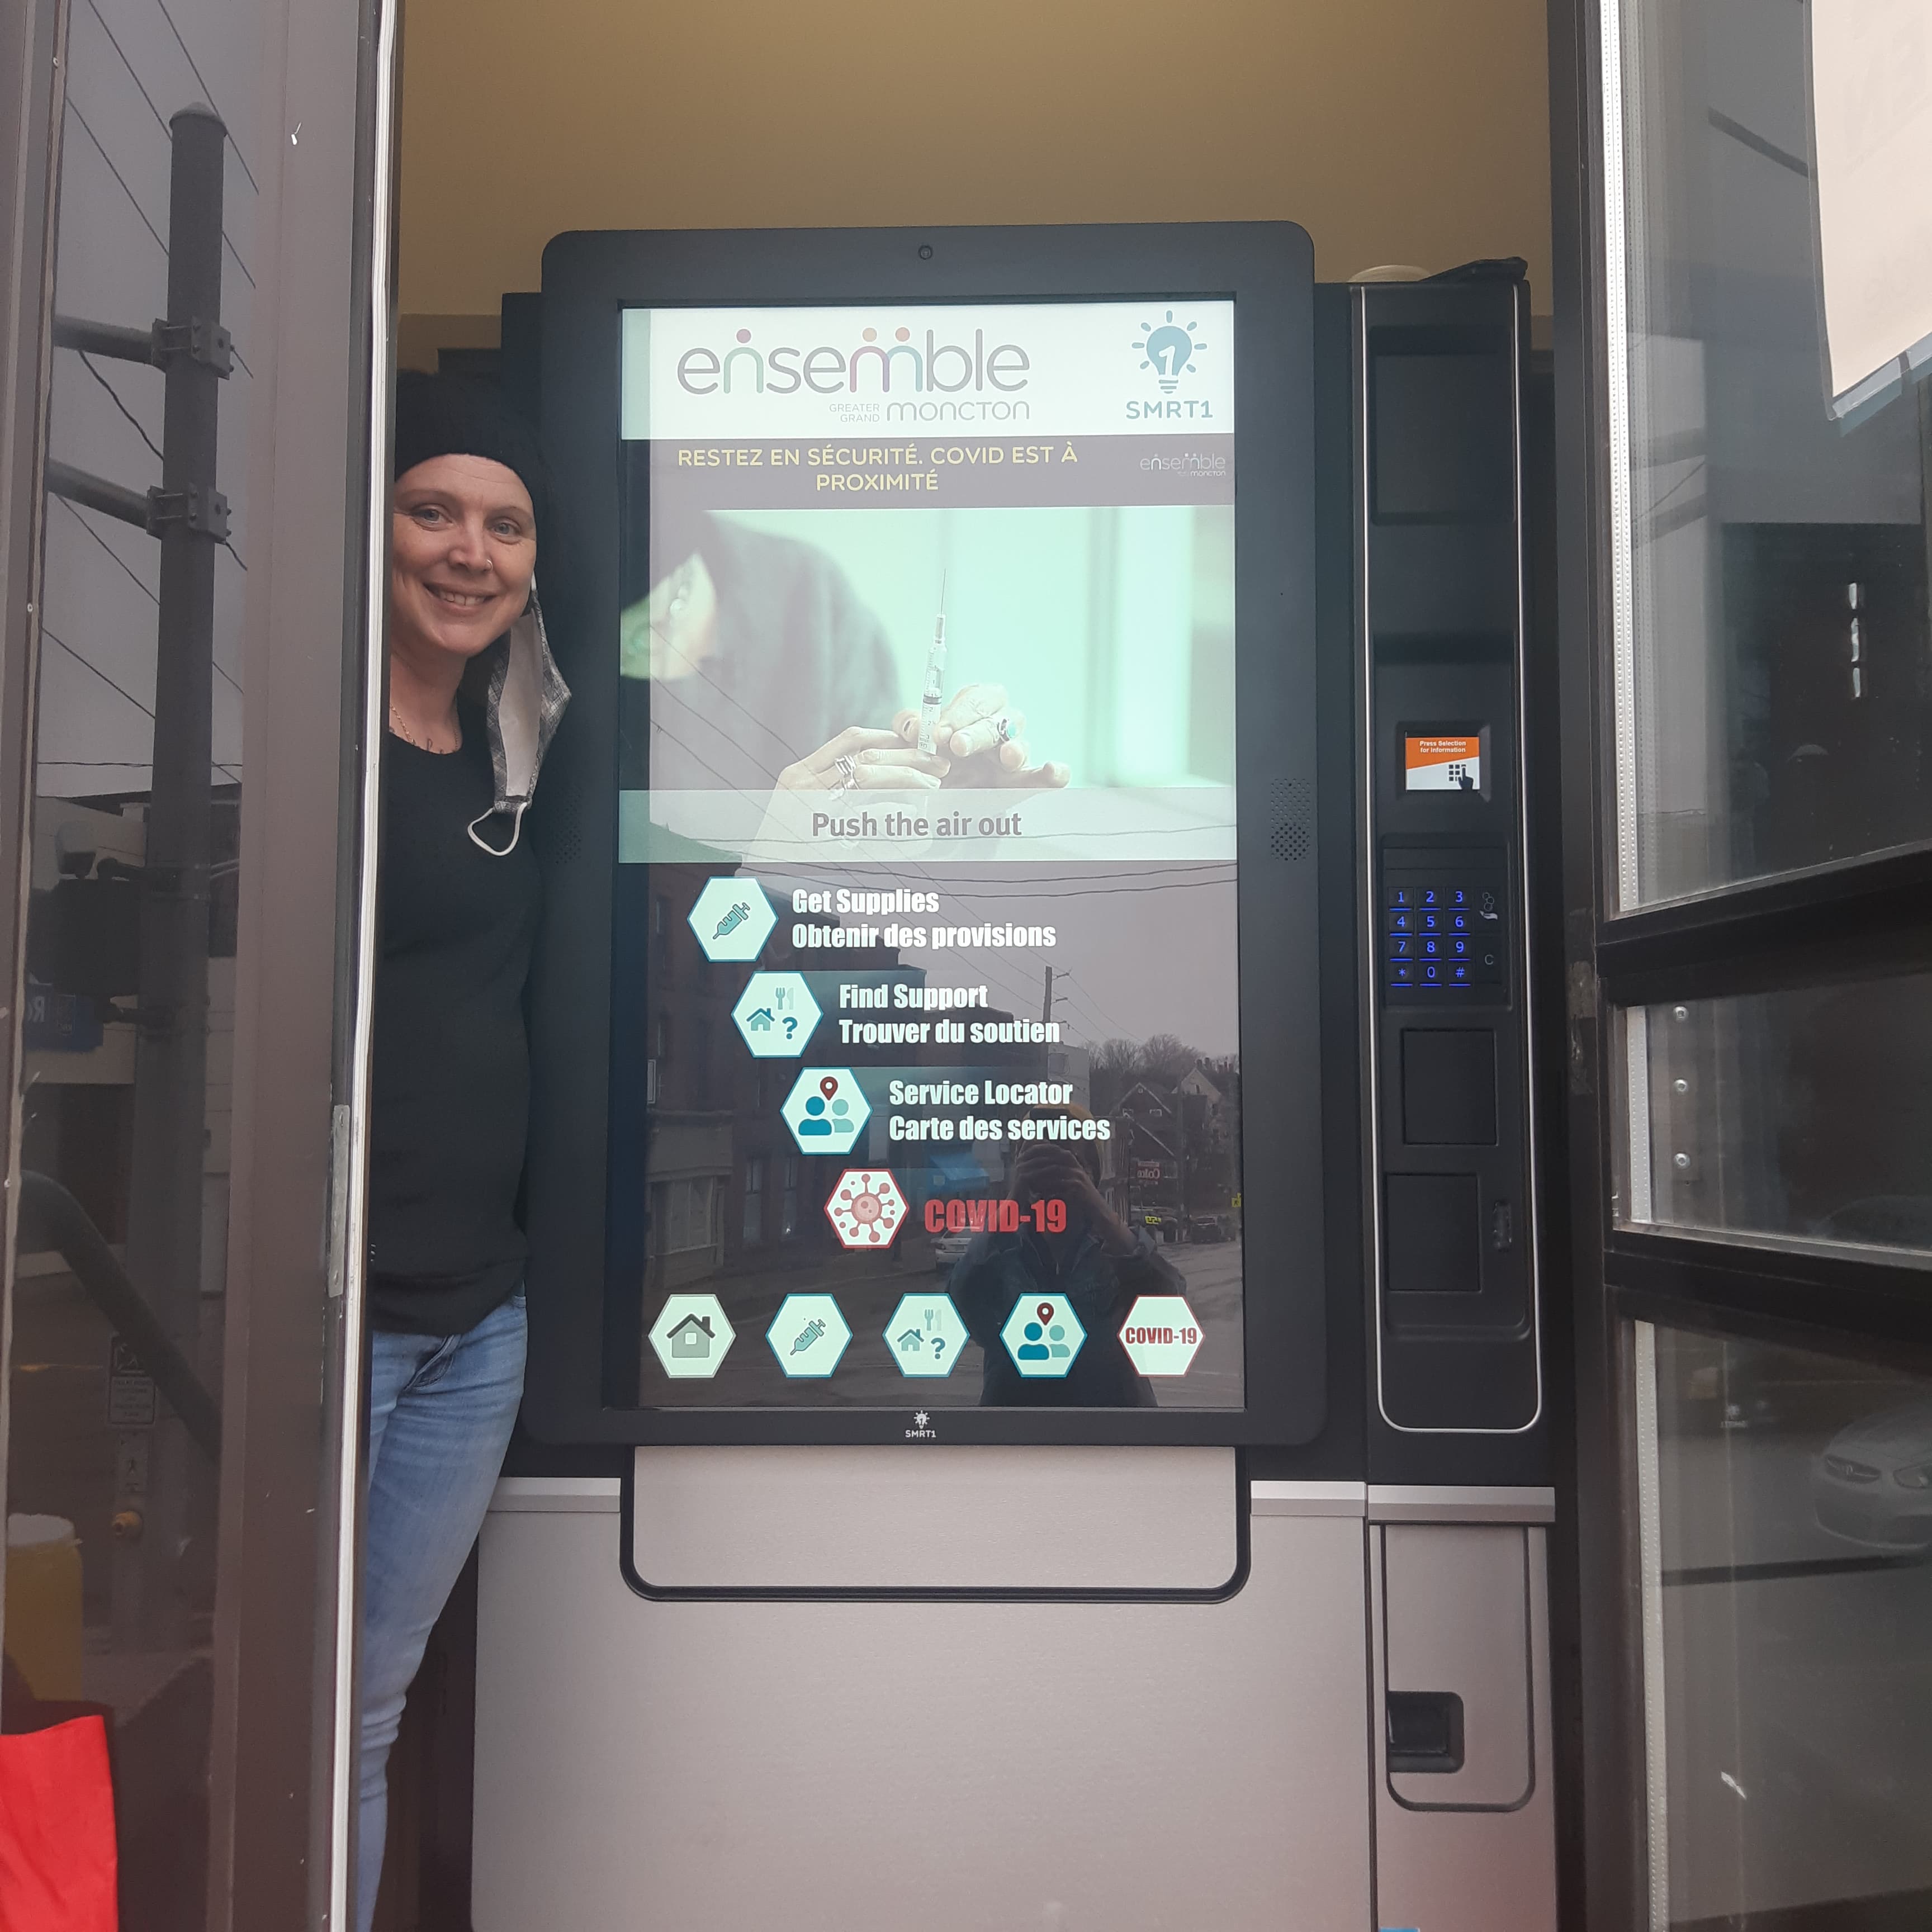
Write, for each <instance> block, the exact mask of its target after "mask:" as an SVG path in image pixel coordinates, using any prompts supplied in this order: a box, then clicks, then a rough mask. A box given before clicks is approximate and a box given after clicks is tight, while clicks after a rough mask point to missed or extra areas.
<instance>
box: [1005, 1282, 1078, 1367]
mask: <svg viewBox="0 0 1932 1932" xmlns="http://www.w3.org/2000/svg"><path fill="white" fill-rule="evenodd" d="M1086 1339H1087V1331H1086V1330H1085V1328H1082V1327H1081V1325H1080V1318H1079V1316H1077V1315H1076V1314H1075V1313H1074V1312H1073V1304H1071V1303H1070V1301H1068V1300H1067V1298H1066V1297H1065V1296H1064V1295H1022V1296H1021V1297H1020V1298H1019V1301H1016V1302H1015V1303H1014V1304H1013V1313H1011V1314H1010V1315H1009V1316H1007V1325H1006V1326H1005V1327H1004V1328H1002V1329H1001V1331H1000V1340H1001V1341H1002V1342H1004V1343H1005V1344H1006V1345H1007V1354H1008V1355H1010V1356H1012V1357H1013V1367H1015V1368H1016V1369H1018V1370H1019V1372H1020V1373H1021V1374H1022V1375H1023V1376H1064V1375H1065V1374H1066V1373H1067V1370H1070V1368H1072V1367H1073V1358H1074V1357H1075V1356H1076V1355H1079V1352H1080V1346H1081V1344H1082V1343H1083V1342H1085V1340H1086Z"/></svg>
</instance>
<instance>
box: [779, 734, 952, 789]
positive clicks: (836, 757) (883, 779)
mask: <svg viewBox="0 0 1932 1932" xmlns="http://www.w3.org/2000/svg"><path fill="white" fill-rule="evenodd" d="M913 736H914V739H916V738H917V736H918V733H917V731H916V730H915V731H914V733H913ZM950 763H951V761H950V760H948V759H946V758H944V757H930V756H929V755H928V754H926V753H925V752H923V751H919V749H918V748H916V745H914V747H913V748H910V749H908V748H907V745H906V742H905V740H904V739H903V738H901V736H899V734H898V733H897V732H895V731H874V730H868V728H867V727H865V726H864V725H862V724H854V725H853V726H851V727H850V728H849V729H847V730H843V731H841V732H840V733H839V734H838V736H837V737H835V738H834V739H831V740H830V741H829V742H828V743H826V744H823V745H820V746H819V748H818V749H817V751H808V752H807V753H806V754H805V756H804V757H802V758H800V759H799V760H798V762H797V763H796V764H790V765H787V766H785V768H784V770H783V771H781V772H779V774H778V789H779V790H781V791H823V792H829V793H830V794H831V795H832V796H833V797H834V798H837V797H838V796H841V794H843V793H846V792H848V791H932V790H936V789H937V788H938V784H939V781H941V779H942V778H944V777H945V775H946V774H947V770H948V769H949V768H950Z"/></svg>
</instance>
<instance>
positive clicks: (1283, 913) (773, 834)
mask: <svg viewBox="0 0 1932 1932" xmlns="http://www.w3.org/2000/svg"><path fill="white" fill-rule="evenodd" d="M1522 329H1523V304H1522V301H1521V291H1520V287H1518V286H1517V284H1514V282H1511V281H1507V280H1486V281H1485V280H1478V281H1472V282H1471V283H1469V284H1468V285H1466V286H1463V287H1427V288H1423V289H1385V290H1371V291H1358V292H1355V293H1353V294H1351V293H1349V292H1346V291H1340V290H1321V291H1318V290H1316V287H1315V286H1314V282H1313V267H1312V254H1311V251H1310V246H1309V244H1308V241H1307V237H1306V236H1304V234H1303V233H1301V230H1300V229H1296V228H1294V227H1292V226H1282V225H1273V224H1268V225H1262V224H1257V225H1243V226H1205V227H1189V228H1178V227H1175V228H1152V229H1141V228H1111V229H997V230H994V229H989V230H947V229H939V230H932V231H918V232H914V231H900V230H877V231H862V232H841V233H676V234H670V233H667V234H583V235H572V236H563V237H561V238H559V239H558V240H557V241H556V242H553V243H552V245H550V249H549V250H548V251H547V254H546V256H545V261H544V290H543V295H542V299H541V310H540V336H541V365H540V366H541V414H542V421H543V425H544V440H545V445H546V449H547V454H548V456H549V459H550V463H551V465H552V466H553V471H554V475H555V482H556V493H557V501H558V503H559V514H556V517H555V518H554V520H555V522H556V524H557V526H558V529H559V532H560V533H561V535H562V544H560V545H559V544H553V543H552V541H551V540H550V533H549V532H546V537H545V543H546V552H545V553H546V557H547V558H548V557H550V556H552V555H553V554H556V553H558V552H559V550H562V553H563V556H564V557H565V562H564V564H563V567H562V569H561V570H560V571H559V573H558V575H559V579H560V580H559V581H557V582H555V583H552V582H550V581H548V580H546V581H545V582H544V584H543V586H542V591H543V595H544V607H545V610H546V612H547V615H548V616H549V619H550V624H551V628H552V632H553V640H554V641H555V643H556V646H557V647H558V651H559V658H560V659H561V661H562V665H563V668H564V670H565V676H567V678H568V680H569V682H570V683H571V686H572V688H573V691H574V694H575V695H574V702H573V703H572V705H571V709H570V711H569V712H568V715H567V717H566V719H565V724H564V726H563V728H562V732H561V733H560V734H559V737H558V739H557V741H556V745H555V747H554V748H553V751H552V752H551V754H550V758H551V762H550V764H549V765H548V766H547V769H546V773H545V778H544V796H543V799H542V802H541V805H540V806H539V807H538V809H537V810H536V811H534V812H533V813H532V818H531V824H530V831H531V835H532V837H534V838H537V839H538V840H539V841H541V849H542V850H543V853H544V858H545V862H546V882H547V883H546V889H547V897H548V913H547V922H546V935H545V938H544V941H543V944H542V948H541V954H540V957H539V961H538V971H537V977H536V980H535V990H534V996H533V1004H532V1015H533V1018H532V1037H533V1049H534V1061H535V1067H536V1070H537V1082H538V1100H537V1112H536V1116H535V1124H534V1129H533V1133H532V1147H531V1156H530V1167H529V1181H528V1199H527V1225H528V1228H529V1237H530V1244H531V1259H530V1270H529V1309H530V1318H531V1325H532V1327H531V1335H532V1342H531V1351H532V1352H531V1361H530V1370H529V1386H528V1396H527V1400H526V1415H525V1420H526V1427H527V1428H528V1430H529V1432H530V1433H531V1435H532V1436H533V1437H534V1438H535V1439H538V1442H540V1443H541V1444H543V1445H550V1446H549V1447H547V1448H541V1449H538V1448H532V1449H531V1450H529V1451H526V1453H525V1455H524V1458H523V1461H522V1462H521V1463H518V1464H514V1465H513V1469H512V1473H511V1474H510V1475H508V1476H507V1477H506V1478H505V1482H504V1484H502V1488H501V1490H500V1491H499V1497H498V1502H497V1507H496V1509H495V1511H493V1514H492V1516H491V1519H490V1524H489V1526H488V1527H487V1530H486V1532H485V1535H484V1546H483V1568H482V1580H481V1610H480V1620H479V1664H478V1730H477V1741H476V1765H477V1770H476V1814H475V1817H476V1830H475V1906H474V1911H475V1923H476V1924H477V1925H478V1927H479V1928H482V1932H524V1928H532V1932H533V1928H535V1927H540V1926H541V1927H549V1926H553V1925H556V1924H636V1925H638V1926H640V1927H658V1926H662V1927H687V1926H693V1925H703V1926H705V1927H717V1928H736V1927H751V1926H754V1925H756V1926H758V1927H761V1928H763V1927H769V1926H771V1925H773V1924H781V1925H784V1926H787V1927H807V1926H817V1925H823V1926H827V1927H830V1926H833V1925H837V1926H838V1927H850V1926H853V1925H862V1926H874V1925H877V1926H886V1925H897V1924H902V1923H911V1922H913V1921H915V1920H916V1921H917V1922H919V1924H922V1925H923V1926H926V1927H931V1928H936V1932H949V1929H950V1928H953V1927H959V1928H961V1929H962V1932H964V1928H966V1927H986V1926H992V1925H999V1926H1008V1925H1011V1926H1041V1925H1044V1926H1066V1927H1106V1928H1108V1932H1124V1928H1130V1927H1142V1926H1145V1927H1155V1926H1172V1925H1179V1924H1190V1925H1191V1924H1213V1925H1214V1926H1216V1927H1219V1928H1226V1929H1227V1932H1236V1928H1245V1927H1257V1928H1259V1927H1263V1926H1277V1925H1280V1924H1290V1923H1292V1924H1297V1925H1309V1926H1314V1925H1322V1926H1328V1925H1334V1926H1337V1927H1340V1926H1349V1927H1369V1926H1373V1925H1375V1924H1378V1923H1379V1924H1383V1925H1391V1924H1400V1925H1415V1926H1420V1925H1424V1924H1427V1925H1428V1926H1430V1927H1431V1928H1438V1927H1440V1928H1444V1929H1445V1932H1453V1928H1456V1927H1462V1926H1464V1925H1468V1926H1470V1927H1476V1926H1479V1925H1480V1926H1481V1927H1484V1928H1485V1932H1493V1928H1496V1927H1517V1926H1520V1927H1525V1928H1528V1927H1544V1926H1548V1925H1550V1924H1553V1919H1554V1897H1553V1893H1554V1880H1553V1869H1554V1855H1553V1845H1552V1843H1551V1838H1550V1792H1549V1738H1548V1730H1547V1722H1548V1721H1547V1704H1548V1682H1547V1676H1548V1670H1547V1637H1546V1634H1545V1613H1544V1581H1543V1558H1542V1531H1541V1527H1540V1525H1541V1523H1543V1522H1544V1521H1545V1520H1547V1517H1548V1515H1549V1513H1550V1503H1549V1493H1548V1491H1547V1489H1545V1488H1544V1487H1542V1485H1543V1484H1544V1483H1545V1482H1546V1481H1547V1476H1546V1475H1545V1473H1544V1470H1543V1468H1542V1463H1541V1457H1542V1443H1541V1424H1540V1415H1541V1379H1540V1374H1539V1370H1538V1327H1537V1316H1536V1277H1535V1241H1536V1226H1535V1185H1534V1176H1533V1173H1532V1168H1531V1160H1532V1154H1533V1149H1534V1131H1535V1130H1534V1123H1533V1121H1532V1119H1531V1117H1530V1112H1529V1041H1530V1033H1529V1021H1530V1010H1529V1008H1530V995H1531V984H1532V983H1531V979H1530V974H1529V953H1528V947H1527V935H1528V932H1529V925H1528V907H1527V904H1526V895H1525V891H1524V886H1523V855H1524V851H1525V817H1524V814H1525V798H1526V792H1525V785H1524V774H1523V765H1522V753H1521V739H1520V719H1521V716H1522V713H1523V698H1522V686H1521V670H1522V652H1523V602H1522V597H1523V592H1522V582H1523V576H1522V557H1521V545H1520V515H1519V508H1518V506H1519V504H1520V495H1521V479H1520V458H1519V455H1518V452H1519V447H1520V437H1519V425H1518V422H1517V413H1518V408H1519V403H1518V398H1519V387H1520V386H1519V381H1518V371H1519V368H1520V361H1521V357H1522V353H1523V345H1522V341H1521V333H1522Z"/></svg>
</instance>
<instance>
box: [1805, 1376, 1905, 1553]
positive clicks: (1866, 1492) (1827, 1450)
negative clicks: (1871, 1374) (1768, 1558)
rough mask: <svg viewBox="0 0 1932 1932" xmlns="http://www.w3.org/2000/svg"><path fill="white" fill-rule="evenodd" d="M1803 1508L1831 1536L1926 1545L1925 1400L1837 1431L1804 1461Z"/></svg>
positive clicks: (1895, 1545)
mask: <svg viewBox="0 0 1932 1932" xmlns="http://www.w3.org/2000/svg"><path fill="white" fill-rule="evenodd" d="M1811 1506H1812V1508H1813V1509H1814V1510H1815V1511H1817V1517H1818V1520H1819V1522H1820V1523H1822V1524H1823V1526H1824V1527H1825V1528H1826V1529H1829V1530H1830V1531H1832V1532H1833V1533H1834V1534H1835V1535H1839V1536H1847V1537H1850V1538H1852V1539H1853V1540H1854V1541H1856V1542H1859V1543H1867V1544H1877V1545H1879V1547H1882V1548H1885V1549H1888V1550H1925V1549H1932V1400H1925V1401H1921V1402H1914V1403H1906V1405H1905V1406H1904V1407H1903V1408H1902V1409H1886V1410H1884V1411H1882V1412H1880V1413H1879V1415H1868V1416H1866V1417H1864V1418H1862V1419H1861V1421H1857V1422H1854V1423H1852V1424H1851V1425H1850V1427H1848V1428H1845V1429H1841V1430H1839V1431H1838V1434H1837V1435H1835V1436H1833V1437H1832V1439H1831V1441H1830V1442H1828V1443H1826V1445H1825V1447H1824V1448H1823V1451H1821V1452H1820V1454H1819V1455H1818V1456H1817V1458H1816V1459H1815V1460H1814V1462H1813V1463H1812V1465H1811Z"/></svg>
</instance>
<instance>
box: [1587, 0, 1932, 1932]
mask: <svg viewBox="0 0 1932 1932" xmlns="http://www.w3.org/2000/svg"><path fill="white" fill-rule="evenodd" d="M1558 11H1559V13H1566V14H1567V13H1569V12H1570V10H1562V9H1559V10H1558ZM1567 33H1568V37H1567V39H1565V40H1563V41H1562V43H1560V44H1559V49H1558V58H1557V60H1556V64H1555V65H1554V66H1553V72H1556V74H1559V76H1560V75H1563V74H1565V73H1568V74H1572V75H1574V77H1575V87H1574V93H1568V92H1566V89H1565V86H1561V85H1559V89H1558V90H1557V94H1556V107H1557V117H1556V118H1557V124H1558V126H1557V136H1558V149H1559V152H1558V156H1557V161H1558V178H1559V181H1560V180H1562V179H1563V178H1564V176H1565V160H1566V154H1565V145H1566V143H1568V144H1572V145H1570V146H1569V148H1568V156H1567V158H1568V160H1572V161H1574V163H1575V167H1574V175H1573V177H1572V178H1573V179H1574V181H1575V182H1576V183H1577V184H1580V192H1579V193H1577V195H1576V196H1575V198H1574V201H1573V202H1572V203H1571V205H1570V206H1569V207H1568V208H1559V226H1561V227H1562V228H1563V229H1565V230H1566V231H1567V232H1566V233H1565V248H1566V249H1567V251H1568V255H1569V259H1570V261H1571V265H1572V267H1573V269H1574V275H1575V278H1576V279H1575V281H1574V284H1573V286H1574V287H1575V288H1576V289H1577V290H1578V292H1579V297H1580V299H1579V302H1578V304H1577V314H1576V315H1575V317H1574V323H1575V327H1574V332H1572V333H1571V335H1570V336H1569V339H1568V345H1567V351H1566V362H1565V366H1564V368H1562V371H1561V372H1560V374H1561V380H1562V383H1563V386H1564V390H1565V410H1566V423H1565V428H1566V431H1567V432H1568V434H1569V435H1570V436H1571V438H1572V439H1573V441H1572V447H1573V448H1574V449H1575V450H1576V451H1577V452H1578V456H1577V463H1576V464H1575V467H1574V475H1573V479H1572V481H1573V484H1574V487H1572V491H1571V496H1570V499H1569V501H1568V503H1567V504H1566V505H1565V507H1564V511H1563V515H1564V518H1565V535H1564V544H1565V555H1564V559H1563V561H1564V565H1565V572H1566V593H1565V594H1566V595H1567V597H1568V607H1567V608H1566V610H1565V667H1564V679H1565V724H1564V729H1565V753H1566V757H1565V772H1566V784H1567V787H1568V790H1567V794H1566V799H1565V818H1566V831H1565V838H1566V845H1567V850H1566V899H1567V903H1568V905H1569V907H1570V908H1571V918H1570V925H1569V952H1570V957H1569V972H1570V989H1571V1002H1570V1023H1571V1111H1570V1121H1569V1126H1570V1131H1571V1147H1572V1157H1573V1158H1572V1179H1573V1193H1572V1206H1573V1210H1574V1226H1575V1231H1576V1232H1575V1241H1574V1262H1575V1265H1576V1269H1577V1304H1576V1306H1577V1358H1576V1368H1577V1378H1578V1381H1577V1391H1578V1399H1579V1400H1578V1408H1579V1433H1578V1462H1579V1490H1580V1497H1579V1502H1580V1508H1579V1515H1580V1520H1582V1521H1583V1523H1586V1525H1589V1526H1590V1528H1589V1531H1588V1532H1587V1533H1586V1535H1585V1537H1584V1538H1583V1546H1582V1549H1581V1552H1580V1583H1581V1590H1580V1625H1581V1631H1582V1636H1583V1650H1582V1656H1583V1668H1582V1674H1581V1680H1580V1687H1579V1688H1580V1694H1581V1708H1582V1717H1583V1751H1582V1760H1583V1764H1584V1766H1586V1769H1585V1772H1584V1778H1585V1807H1584V1809H1585V1814H1586V1819H1585V1822H1586V1831H1585V1837H1584V1846H1585V1855H1584V1858H1583V1876H1582V1878H1581V1881H1580V1885H1579V1887H1578V1892H1577V1896H1578V1898H1579V1900H1580V1903H1581V1905H1582V1908H1583V1912H1584V1915H1585V1916H1586V1918H1588V1920H1589V1922H1591V1923H1592V1924H1605V1925H1610V1924H1649V1926H1650V1927H1652V1928H1654V1932H1664V1928H1667V1927H1676V1928H1679V1932H1685V1928H1699V1932H1701V1929H1702V1928H1706V1927H1718V1926H1724V1927H1764V1928H1770V1927H1779V1928H1784V1929H1785V1932H1795V1929H1796V1928H1798V1927H1804V1928H1806V1932H1814V1928H1815V1932H1838V1928H1846V1932H1852V1928H1858V1932H1864V1928H1879V1927H1892V1926H1894V1925H1897V1926H1904V1925H1907V1924H1912V1925H1916V1924H1924V1923H1926V1922H1927V1920H1928V1918H1932V1833H1928V1832H1927V1830H1926V1829H1925V1820H1926V1819H1927V1817H1928V1816H1932V919H1928V917H1927V910H1926V908H1927V904H1928V903H1932V901H1928V898H1927V887H1928V886H1932V623H1928V609H1927V585H1928V572H1927V558H1928V554H1932V519H1928V514H1927V505H1928V488H1927V476H1928V466H1932V389H1928V388H1927V386H1926V384H1925V383H1924V380H1921V379H1922V378H1924V377H1927V376H1928V375H1932V186H1928V185H1927V182H1928V181H1932V175H1928V173H1927V170H1926V167H1925V165H1924V163H1925V162H1926V160H1927V159H1928V158H1932V10H1928V9H1927V7H1925V6H1924V5H1923V4H1922V0H1807V4H1787V5H1763V4H1760V0H1598V4H1597V5H1595V6H1594V7H1585V8H1580V9H1577V10H1575V13H1574V17H1571V18H1570V19H1569V20H1568V26H1567ZM1881 230H1882V233H1881V232H1879V231H1881ZM1584 452H1589V454H1588V455H1585V454H1584ZM1635 1799H1640V1802H1633V1801H1634V1800H1635Z"/></svg>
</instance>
